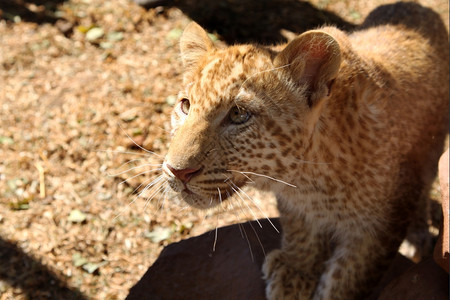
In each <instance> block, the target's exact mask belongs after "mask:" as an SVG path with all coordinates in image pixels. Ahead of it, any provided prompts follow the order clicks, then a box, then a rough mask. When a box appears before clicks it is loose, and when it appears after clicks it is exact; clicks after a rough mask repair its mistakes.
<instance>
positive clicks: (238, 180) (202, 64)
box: [163, 3, 449, 299]
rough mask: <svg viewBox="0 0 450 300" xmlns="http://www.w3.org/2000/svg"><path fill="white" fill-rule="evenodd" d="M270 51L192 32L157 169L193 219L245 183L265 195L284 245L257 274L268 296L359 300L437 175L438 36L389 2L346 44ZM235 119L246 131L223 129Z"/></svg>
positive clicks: (416, 12)
mask: <svg viewBox="0 0 450 300" xmlns="http://www.w3.org/2000/svg"><path fill="white" fill-rule="evenodd" d="M424 24H426V25H424ZM277 49H278V48H267V47H261V46H255V45H238V46H232V47H229V48H226V49H217V48H215V47H214V46H213V44H212V42H211V41H210V40H209V38H208V36H207V35H206V33H205V32H204V30H203V29H202V28H201V27H200V26H198V25H197V24H195V23H193V24H191V25H189V27H188V28H187V29H186V31H185V33H184V34H183V38H182V40H181V50H182V57H183V62H184V63H185V66H186V68H187V70H186V76H185V78H184V84H185V87H186V88H185V90H184V91H182V92H180V102H179V104H178V105H177V107H176V108H175V110H174V114H173V122H172V124H173V138H172V142H171V146H170V149H169V152H168V154H167V156H166V159H165V162H164V166H163V169H164V172H165V174H166V177H167V179H168V181H169V183H170V185H171V186H172V187H173V188H174V189H175V190H176V191H178V192H180V194H181V196H182V197H183V199H185V200H186V201H187V202H188V203H189V204H191V205H193V206H195V207H200V208H208V207H210V206H214V205H217V204H219V203H220V202H221V201H225V200H226V198H228V197H229V196H230V195H232V194H233V193H234V192H235V191H236V190H238V189H239V188H240V187H241V186H243V185H244V184H246V183H247V182H249V180H250V179H251V180H252V181H253V182H254V183H255V184H256V185H257V186H258V187H260V188H262V189H269V190H272V191H273V192H274V193H275V194H276V196H277V201H278V207H279V210H280V217H281V222H282V226H283V240H282V246H281V249H279V250H276V251H273V252H271V253H270V254H269V255H268V257H267V259H266V262H265V264H264V267H263V272H264V274H265V279H266V281H267V296H268V298H269V299H309V298H312V299H361V298H360V297H362V296H364V295H367V293H369V292H370V288H371V287H372V286H373V284H374V283H375V282H376V281H377V280H378V278H379V276H380V274H381V272H382V271H383V270H384V268H385V267H386V265H387V264H388V263H389V261H390V259H391V258H392V257H393V255H394V254H395V253H396V251H397V248H398V246H399V244H400V242H401V241H402V239H403V238H404V236H405V232H406V229H407V226H408V224H409V222H410V218H411V216H412V215H413V213H414V211H415V209H416V207H417V205H418V201H419V200H420V199H421V195H422V194H423V193H424V192H427V190H428V188H429V185H430V182H431V180H432V178H433V176H434V174H435V171H436V165H437V160H438V158H439V154H440V153H441V152H442V147H443V141H444V138H445V135H446V133H447V132H448V105H449V99H448V93H449V69H448V65H449V54H448V35H447V32H446V30H445V28H444V26H443V25H442V22H441V21H440V19H439V17H438V15H437V14H435V13H434V12H432V11H431V10H429V9H425V8H422V7H421V6H419V5H417V4H411V3H399V4H394V5H389V6H385V7H380V8H379V9H377V10H375V11H374V12H373V13H372V14H371V15H370V16H369V17H368V18H367V20H366V22H365V23H364V24H363V25H362V27H361V29H359V30H357V31H355V32H354V33H351V34H345V33H343V32H342V31H340V30H338V29H336V28H333V27H324V28H321V29H320V30H315V31H309V32H306V33H304V34H302V35H300V36H299V37H298V38H296V39H295V40H293V41H292V42H291V43H289V44H288V45H287V47H285V48H282V49H283V50H282V51H277ZM182 99H185V100H182ZM183 101H184V104H189V105H190V107H189V110H188V112H186V111H185V112H183V108H182V107H181V103H182V102H183ZM186 101H189V102H186ZM187 107H188V106H186V107H185V109H187ZM236 107H237V108H236ZM236 109H238V110H237V111H238V112H239V113H240V114H239V115H238V117H239V118H240V119H238V120H244V121H245V122H243V123H240V124H237V123H233V122H232V121H231V120H232V119H230V116H229V112H230V110H234V111H236ZM248 116H249V118H248V120H247V119H246V117H248ZM233 120H234V119H233ZM174 172H175V173H174ZM240 172H244V173H240ZM257 174H259V175H257ZM175 175H177V176H175ZM267 176H270V177H271V178H269V177H267ZM286 183H289V184H286Z"/></svg>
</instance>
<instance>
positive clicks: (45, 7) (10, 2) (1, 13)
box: [0, 0, 65, 24]
mask: <svg viewBox="0 0 450 300" xmlns="http://www.w3.org/2000/svg"><path fill="white" fill-rule="evenodd" d="M64 1H65V0H1V1H0V19H4V20H8V21H16V20H17V19H16V18H17V17H19V18H20V20H22V21H27V22H35V23H37V24H42V23H52V24H53V23H55V22H56V21H57V20H58V17H57V16H56V15H55V12H56V10H57V7H58V5H60V4H62V3H63V2H64Z"/></svg>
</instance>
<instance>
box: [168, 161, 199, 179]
mask: <svg viewBox="0 0 450 300" xmlns="http://www.w3.org/2000/svg"><path fill="white" fill-rule="evenodd" d="M167 168H168V169H169V170H170V172H172V174H173V175H175V177H176V178H178V179H180V180H181V181H182V182H183V183H185V184H186V183H188V182H189V180H191V178H192V177H194V176H195V175H197V174H199V173H200V168H196V169H191V168H187V169H175V168H174V167H172V166H171V165H169V164H167Z"/></svg>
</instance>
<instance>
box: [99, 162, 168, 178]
mask: <svg viewBox="0 0 450 300" xmlns="http://www.w3.org/2000/svg"><path fill="white" fill-rule="evenodd" d="M161 166H162V165H161V164H143V165H139V166H136V167H133V168H130V169H127V170H125V171H122V172H119V173H116V174H107V175H108V176H109V177H116V176H119V175H122V174H125V173H128V172H130V171H133V170H136V169H138V168H143V167H161ZM156 170H161V168H158V169H156Z"/></svg>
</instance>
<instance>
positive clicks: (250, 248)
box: [239, 223, 255, 262]
mask: <svg viewBox="0 0 450 300" xmlns="http://www.w3.org/2000/svg"><path fill="white" fill-rule="evenodd" d="M239 227H242V231H241V234H242V233H243V234H244V236H245V240H246V241H247V245H248V249H249V250H250V256H251V258H252V262H254V261H255V258H254V257H253V250H252V245H251V244H250V240H249V239H248V236H247V232H246V231H245V228H244V225H243V224H241V223H239Z"/></svg>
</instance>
